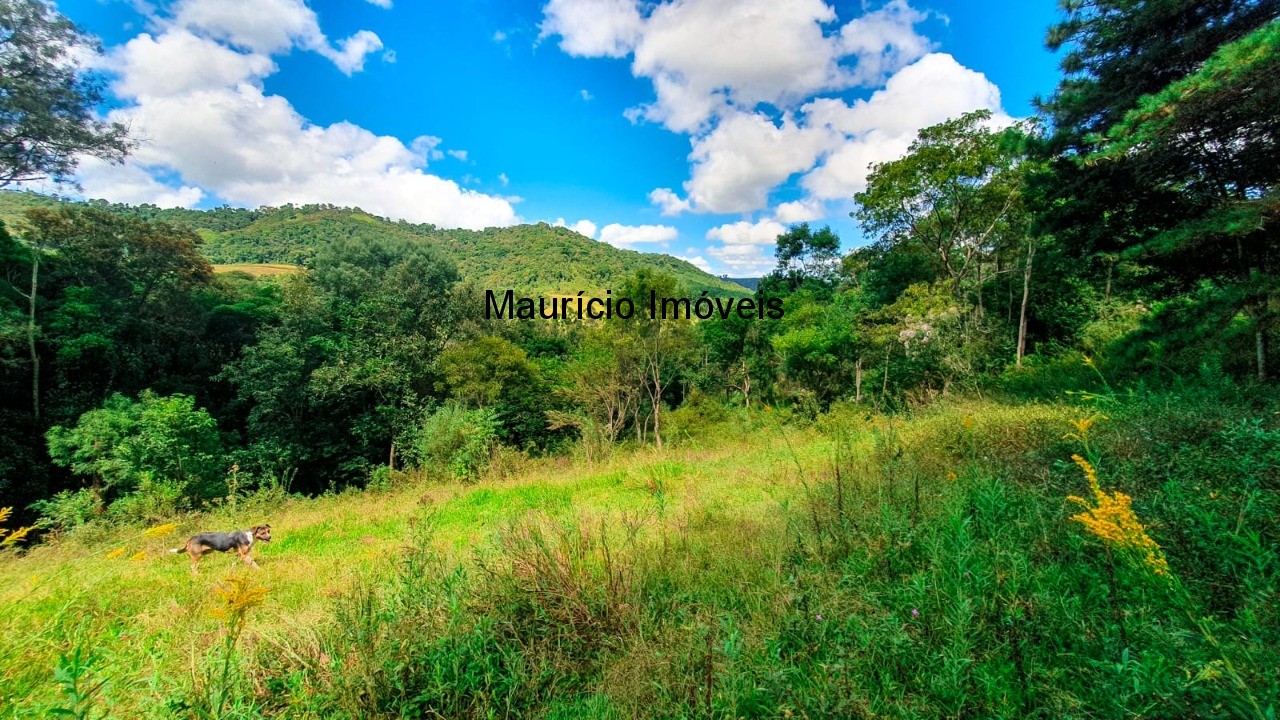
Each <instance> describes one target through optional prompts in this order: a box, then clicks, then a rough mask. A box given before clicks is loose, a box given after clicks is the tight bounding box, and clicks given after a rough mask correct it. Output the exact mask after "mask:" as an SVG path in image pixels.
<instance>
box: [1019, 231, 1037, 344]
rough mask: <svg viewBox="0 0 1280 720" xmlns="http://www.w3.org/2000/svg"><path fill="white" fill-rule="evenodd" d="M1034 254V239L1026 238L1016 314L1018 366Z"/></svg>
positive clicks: (1025, 325) (1025, 323)
mask: <svg viewBox="0 0 1280 720" xmlns="http://www.w3.org/2000/svg"><path fill="white" fill-rule="evenodd" d="M1035 256H1036V246H1035V241H1034V240H1032V239H1031V238H1027V260H1026V263H1025V266H1024V267H1023V269H1022V310H1021V312H1020V314H1019V316H1018V358H1017V361H1016V362H1015V365H1017V366H1018V367H1022V356H1023V355H1026V353H1027V299H1028V298H1029V297H1030V296H1031V261H1032V260H1033V259H1034V258H1035Z"/></svg>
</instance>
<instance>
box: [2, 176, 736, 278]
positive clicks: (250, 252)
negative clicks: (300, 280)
mask: <svg viewBox="0 0 1280 720" xmlns="http://www.w3.org/2000/svg"><path fill="white" fill-rule="evenodd" d="M58 204H60V203H59V202H58V201H57V200H56V199H54V198H50V197H48V196H44V195H36V194H33V193H12V192H10V193H4V194H0V219H3V220H8V221H9V222H15V221H20V219H21V217H22V213H23V212H25V211H26V210H28V209H30V208H32V207H53V206H56V205H58ZM87 205H88V206H89V207H93V208H96V209H100V210H103V211H105V212H108V213H111V214H113V215H119V216H122V217H130V218H135V219H138V220H145V221H148V222H161V223H168V224H170V225H174V226H176V227H182V228H188V229H191V230H194V231H195V232H196V233H197V234H198V235H199V236H200V237H201V238H202V239H203V240H204V245H203V246H202V247H201V253H202V254H203V255H204V256H205V257H207V258H209V260H210V261H211V262H213V263H215V264H220V265H243V264H262V263H271V264H287V265H296V266H303V267H305V266H307V265H309V264H310V263H311V261H312V260H313V259H314V258H315V255H316V252H317V251H318V250H319V249H320V248H321V247H323V246H324V245H326V244H328V243H330V242H333V241H336V240H349V241H358V242H365V241H369V242H376V241H378V240H380V239H397V240H406V241H412V242H417V243H422V244H430V245H434V246H436V247H437V248H439V249H440V251H441V252H442V253H443V254H444V255H445V257H447V258H448V259H449V260H451V261H453V263H454V264H456V265H457V267H458V271H459V273H460V274H461V276H462V278H463V279H465V280H467V281H468V282H471V283H473V284H475V285H477V286H479V287H484V288H512V289H515V290H519V291H521V292H524V293H529V294H534V295H537V294H545V293H576V292H578V291H579V290H586V291H588V292H595V293H603V292H604V291H605V290H608V289H611V288H612V287H613V286H614V285H615V284H616V281H618V280H620V279H622V278H624V277H626V276H628V275H630V274H633V273H635V272H636V271H637V270H639V269H641V268H650V269H652V270H659V271H662V272H664V273H667V274H670V275H672V276H674V277H675V278H676V279H677V280H679V281H680V282H681V284H682V285H684V286H685V287H687V288H689V290H690V291H691V292H693V293H695V294H696V293H700V292H702V291H703V290H707V291H711V292H715V293H719V294H743V290H744V289H743V287H741V286H740V285H738V284H736V283H734V282H733V281H732V280H729V281H725V280H722V279H720V278H716V277H713V276H710V275H707V274H706V273H704V272H702V271H701V270H699V269H697V268H696V267H694V266H693V265H690V264H689V263H687V262H685V261H683V260H679V259H677V258H673V257H671V256H670V255H662V254H657V253H641V252H636V251H634V250H624V249H620V248H615V247H613V246H611V245H607V244H605V243H601V242H595V241H593V240H591V239H590V238H586V237H583V236H581V235H579V234H577V233H576V232H574V231H572V230H570V229H568V228H565V227H555V226H551V225H547V224H546V223H538V224H536V225H518V226H515V227H507V228H489V229H487V230H480V231H476V230H459V229H442V228H437V227H435V226H433V225H417V224H413V223H407V222H404V221H399V222H391V221H389V220H386V219H384V218H378V217H374V216H372V215H369V214H367V213H364V212H361V211H360V210H352V209H349V208H337V207H332V206H326V205H304V206H300V207H294V206H285V207H280V208H258V209H257V210H247V209H244V208H232V207H222V208H216V209H213V210H204V211H201V210H186V209H183V208H159V207H156V206H154V205H142V206H131V205H122V204H118V203H107V202H103V201H94V202H90V203H87Z"/></svg>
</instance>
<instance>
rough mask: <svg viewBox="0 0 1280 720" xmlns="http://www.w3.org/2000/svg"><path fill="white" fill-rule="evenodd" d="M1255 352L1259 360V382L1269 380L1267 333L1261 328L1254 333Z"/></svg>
mask: <svg viewBox="0 0 1280 720" xmlns="http://www.w3.org/2000/svg"><path fill="white" fill-rule="evenodd" d="M1253 343H1254V350H1255V352H1256V353H1257V360H1258V382H1266V380H1267V331H1266V330H1263V329H1262V327H1261V326H1259V327H1258V329H1257V330H1254V331H1253Z"/></svg>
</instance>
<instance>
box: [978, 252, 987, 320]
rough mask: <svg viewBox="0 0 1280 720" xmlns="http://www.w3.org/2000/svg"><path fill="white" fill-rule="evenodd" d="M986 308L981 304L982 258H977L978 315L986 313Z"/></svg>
mask: <svg viewBox="0 0 1280 720" xmlns="http://www.w3.org/2000/svg"><path fill="white" fill-rule="evenodd" d="M986 312H987V310H986V308H984V307H983V306H982V260H981V259H979V260H978V317H984V316H985V315H986Z"/></svg>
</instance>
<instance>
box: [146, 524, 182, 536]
mask: <svg viewBox="0 0 1280 720" xmlns="http://www.w3.org/2000/svg"><path fill="white" fill-rule="evenodd" d="M177 529H178V524H177V523H165V524H164V525H157V526H155V527H153V528H150V529H148V530H145V531H143V533H142V534H143V535H146V536H147V537H149V538H158V537H164V536H165V535H168V534H170V533H172V532H173V531H174V530H177Z"/></svg>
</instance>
